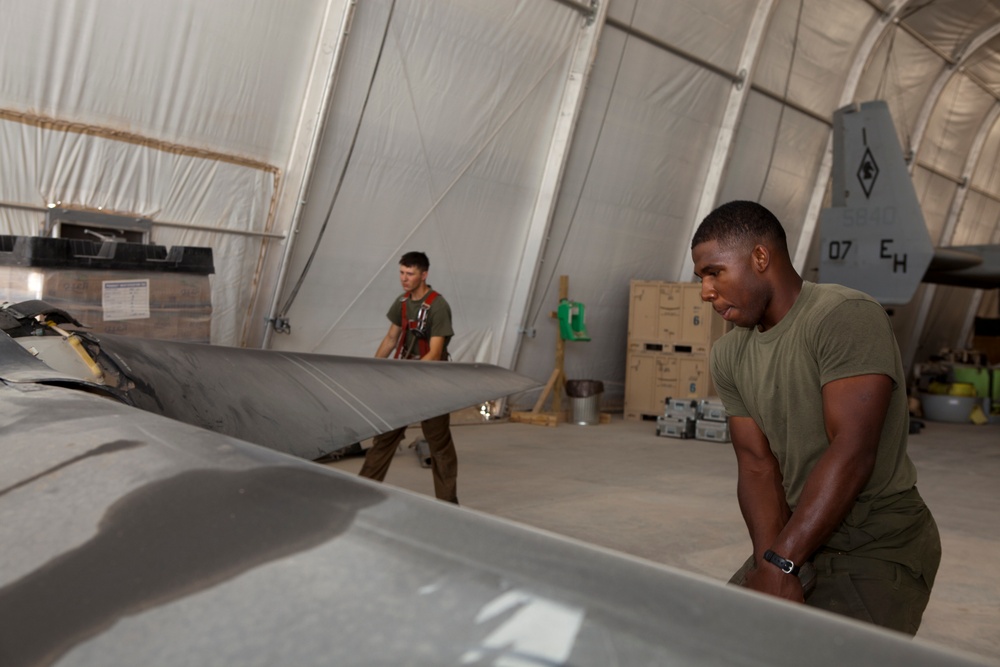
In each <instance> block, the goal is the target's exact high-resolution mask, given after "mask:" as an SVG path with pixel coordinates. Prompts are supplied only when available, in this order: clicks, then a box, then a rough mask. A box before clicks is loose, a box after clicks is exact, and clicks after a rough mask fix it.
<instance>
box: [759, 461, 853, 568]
mask: <svg viewBox="0 0 1000 667" xmlns="http://www.w3.org/2000/svg"><path fill="white" fill-rule="evenodd" d="M870 475H871V469H870V468H868V466H867V465H866V464H865V463H861V464H860V465H859V464H858V462H856V461H853V460H850V459H847V458H845V457H843V456H839V455H838V451H837V449H836V448H833V447H831V448H830V449H828V450H827V451H826V453H825V454H824V455H823V456H822V457H821V458H820V460H819V461H818V462H817V463H816V467H815V468H814V469H813V471H812V473H810V475H809V479H808V480H806V484H805V487H804V488H803V490H802V495H801V497H800V499H799V503H798V505H797V507H796V508H795V514H794V516H793V517H792V518H791V520H790V521H789V522H788V524H787V525H786V526H785V527H784V528H783V529H782V531H781V533H780V534H779V535H778V536H776V538H775V540H774V543H773V545H772V546H771V547H769V548H773V549H774V550H775V551H776V552H777V553H779V554H781V555H782V556H783V557H785V558H788V559H791V560H793V561H795V562H796V563H800V562H804V561H805V560H806V559H808V558H809V557H810V556H811V555H812V554H813V552H815V551H816V550H817V549H818V548H819V547H821V546H822V545H823V544H824V543H825V542H826V541H827V540H828V539H829V537H830V535H832V534H833V532H834V531H835V530H836V529H837V527H838V526H840V524H841V523H842V522H843V520H844V517H846V516H847V514H848V512H850V511H851V508H852V507H853V506H854V503H855V502H856V501H857V497H858V494H859V493H860V492H861V490H862V489H863V488H864V487H865V484H866V483H867V482H868V478H869V476H870Z"/></svg>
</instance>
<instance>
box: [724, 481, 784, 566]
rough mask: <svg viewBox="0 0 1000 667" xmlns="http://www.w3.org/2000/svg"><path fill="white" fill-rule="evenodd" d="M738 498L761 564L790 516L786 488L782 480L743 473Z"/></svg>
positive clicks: (737, 485)
mask: <svg viewBox="0 0 1000 667" xmlns="http://www.w3.org/2000/svg"><path fill="white" fill-rule="evenodd" d="M736 497H737V500H738V501H739V504H740V511H741V512H742V513H743V520H744V522H746V525H747V531H748V532H749V533H750V541H751V542H752V543H753V551H754V555H755V556H756V557H757V560H758V561H759V560H760V559H761V557H762V556H763V554H764V551H766V550H767V549H770V548H771V546H772V544H773V542H774V540H775V539H776V538H777V537H778V535H779V534H780V533H781V531H782V529H784V527H785V524H786V523H788V518H789V516H790V515H791V511H790V510H789V509H788V503H787V502H785V492H784V488H783V487H782V485H781V480H780V478H779V477H776V476H775V475H774V474H768V473H748V472H742V471H741V472H740V474H739V480H738V481H737V484H736Z"/></svg>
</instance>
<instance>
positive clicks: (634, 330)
mask: <svg viewBox="0 0 1000 667" xmlns="http://www.w3.org/2000/svg"><path fill="white" fill-rule="evenodd" d="M726 329H727V326H726V321H725V320H723V319H722V318H721V317H720V316H719V315H718V313H716V312H715V311H714V310H713V309H712V306H711V305H710V304H708V303H705V302H704V301H702V300H701V285H699V284H697V283H669V282H663V281H641V280H633V281H632V283H631V289H630V304H629V327H628V351H627V356H626V366H625V418H626V419H656V418H658V417H660V416H662V414H663V406H664V403H665V401H666V399H667V398H697V397H705V396H712V395H714V394H715V388H714V387H713V385H712V379H711V376H710V375H709V371H708V354H709V351H710V350H711V347H712V343H714V342H715V341H716V340H718V338H719V337H720V336H721V335H722V334H723V333H725V332H726Z"/></svg>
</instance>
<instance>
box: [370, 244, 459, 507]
mask: <svg viewBox="0 0 1000 667" xmlns="http://www.w3.org/2000/svg"><path fill="white" fill-rule="evenodd" d="M429 270H430V260H429V259H428V258H427V255H425V254H424V253H422V252H408V253H406V254H404V255H403V256H402V257H400V259H399V282H400V284H401V285H402V286H403V294H401V295H400V296H399V297H397V298H396V299H395V300H394V301H393V302H392V306H390V307H389V312H388V313H386V317H388V318H389V323H390V324H389V331H388V332H387V333H386V335H385V338H383V339H382V342H381V343H380V344H379V346H378V350H377V351H376V352H375V356H376V357H378V358H379V359H386V358H388V357H389V355H390V354H391V355H393V357H394V358H396V359H417V360H420V361H447V359H448V342H449V341H450V340H451V337H452V336H453V335H454V333H455V332H454V331H453V330H452V326H451V306H449V305H448V302H447V301H445V299H444V297H443V296H441V295H440V294H438V293H437V292H435V291H434V290H433V289H432V288H431V286H430V285H428V284H427V273H428V271H429ZM412 389H413V393H412V396H413V400H420V395H421V388H420V387H413V388H412ZM420 428H421V430H422V431H423V433H424V438H426V440H427V444H428V446H429V448H430V453H431V473H432V475H433V477H434V495H435V496H437V497H438V498H439V499H440V500H445V501H448V502H451V503H455V504H458V455H457V453H456V452H455V442H454V440H452V437H451V415H450V414H447V413H446V414H443V415H440V416H438V417H431V418H430V419H425V420H423V421H422V422H420ZM405 435H406V427H405V426H404V427H402V428H398V429H396V430H394V431H390V432H389V433H383V434H382V435H379V436H376V437H375V439H374V440H373V441H372V446H371V448H370V449H369V450H368V452H367V454H366V455H365V463H364V465H363V466H362V467H361V472H360V473H359V474H360V475H361V476H362V477H368V478H369V479H374V480H378V481H380V482H381V481H383V480H384V479H385V475H386V473H387V472H388V471H389V464H391V463H392V457H393V456H394V455H395V453H396V448H397V447H398V446H399V443H400V442H402V440H403V437H404V436H405Z"/></svg>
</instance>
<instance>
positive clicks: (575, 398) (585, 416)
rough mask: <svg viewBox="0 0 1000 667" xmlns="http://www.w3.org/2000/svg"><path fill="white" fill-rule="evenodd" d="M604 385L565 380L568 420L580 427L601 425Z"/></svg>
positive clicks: (594, 381)
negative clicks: (567, 398)
mask: <svg viewBox="0 0 1000 667" xmlns="http://www.w3.org/2000/svg"><path fill="white" fill-rule="evenodd" d="M603 393H604V383H603V382H601V381H600V380H567V381H566V395H567V396H569V402H570V415H571V416H570V419H571V421H572V422H573V423H574V424H578V425H580V426H592V425H594V424H600V423H601V409H600V408H601V405H600V404H601V395H602V394H603Z"/></svg>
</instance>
